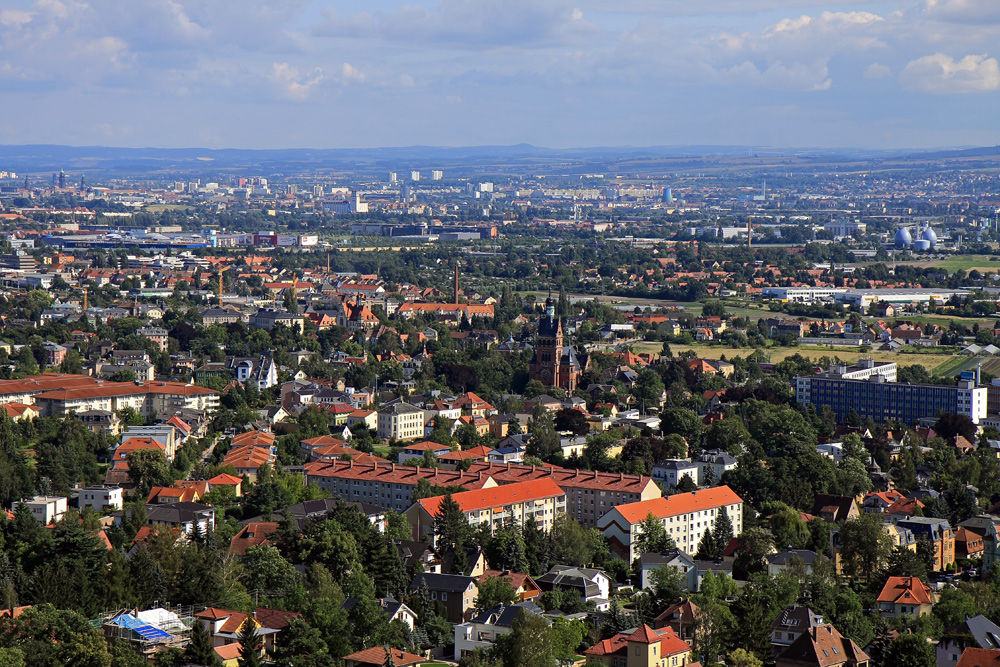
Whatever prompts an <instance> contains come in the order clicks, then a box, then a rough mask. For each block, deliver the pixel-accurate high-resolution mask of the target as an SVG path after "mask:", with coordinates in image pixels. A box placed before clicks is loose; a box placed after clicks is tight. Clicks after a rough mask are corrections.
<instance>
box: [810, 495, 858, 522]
mask: <svg viewBox="0 0 1000 667" xmlns="http://www.w3.org/2000/svg"><path fill="white" fill-rule="evenodd" d="M812 514H813V515H815V516H818V517H819V518H821V519H823V521H826V522H827V523H842V522H844V521H848V520H850V519H856V518H858V517H859V516H861V512H860V511H859V510H858V504H857V502H856V501H855V499H854V498H852V497H851V496H835V495H832V494H829V493H817V494H816V498H815V499H814V500H813V511H812Z"/></svg>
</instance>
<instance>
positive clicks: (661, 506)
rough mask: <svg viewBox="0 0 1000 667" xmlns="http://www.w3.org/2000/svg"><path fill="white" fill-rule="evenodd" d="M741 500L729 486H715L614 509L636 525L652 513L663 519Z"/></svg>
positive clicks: (732, 503)
mask: <svg viewBox="0 0 1000 667" xmlns="http://www.w3.org/2000/svg"><path fill="white" fill-rule="evenodd" d="M741 502H743V499H742V498H740V497H739V496H738V495H736V492H735V491H733V490H732V489H730V488H729V487H728V486H715V487H712V488H709V489H701V490H699V491H692V492H690V493H678V494H677V495H673V496H669V497H667V498H653V499H651V500H642V501H640V502H637V503H627V504H625V505H619V506H618V507H615V508H614V510H613V511H617V512H618V513H619V514H621V516H622V518H624V519H625V520H626V521H628V522H629V523H630V524H633V525H634V524H637V523H641V522H642V521H644V520H645V519H646V517H647V516H649V514H650V513H652V514H653V516H655V517H656V518H657V519H662V518H664V517H668V516H677V515H678V514H689V513H691V512H697V511H699V510H706V509H715V508H717V507H723V506H725V505H734V504H736V503H741Z"/></svg>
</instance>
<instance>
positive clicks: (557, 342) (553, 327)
mask: <svg viewBox="0 0 1000 667" xmlns="http://www.w3.org/2000/svg"><path fill="white" fill-rule="evenodd" d="M588 361H589V358H588V356H587V355H582V354H577V353H576V350H574V349H573V347H572V346H571V345H563V328H562V320H561V319H559V318H557V317H556V308H555V303H554V302H553V301H552V296H551V295H550V296H549V298H548V299H546V300H545V315H544V316H543V317H542V318H541V319H540V320H539V321H538V340H537V342H536V344H535V354H534V356H533V357H532V358H531V364H530V365H529V366H528V378H529V379H531V380H538V381H539V382H541V383H542V384H544V385H545V386H546V387H561V388H563V389H565V390H566V391H568V392H573V391H575V390H576V388H577V385H578V383H579V381H580V376H581V375H582V374H583V372H584V371H585V370H587V363H588Z"/></svg>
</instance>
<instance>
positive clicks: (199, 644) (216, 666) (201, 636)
mask: <svg viewBox="0 0 1000 667" xmlns="http://www.w3.org/2000/svg"><path fill="white" fill-rule="evenodd" d="M184 659H185V660H186V661H188V662H191V663H194V664H196V665H205V667H222V660H220V659H219V654H218V653H216V652H215V648H214V647H213V646H212V636H211V635H210V634H209V633H208V628H207V627H205V623H204V622H202V621H195V623H194V625H193V626H191V641H190V642H189V643H188V645H187V648H185V649H184Z"/></svg>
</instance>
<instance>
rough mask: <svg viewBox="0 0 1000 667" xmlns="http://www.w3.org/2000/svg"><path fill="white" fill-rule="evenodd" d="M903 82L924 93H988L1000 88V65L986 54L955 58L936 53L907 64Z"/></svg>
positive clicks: (901, 76) (904, 84) (902, 73)
mask: <svg viewBox="0 0 1000 667" xmlns="http://www.w3.org/2000/svg"><path fill="white" fill-rule="evenodd" d="M899 81H900V83H901V84H902V86H903V87H904V88H906V89H907V90H913V91H917V92H922V93H984V92H989V91H993V90H997V89H1000V65H998V63H997V60H996V58H987V57H986V55H968V56H965V57H964V58H962V59H961V60H955V59H954V58H952V57H951V56H949V55H946V54H944V53H935V54H934V55H930V56H923V57H922V58H917V59H916V60H911V61H910V62H909V63H907V65H906V67H904V68H903V71H902V72H901V73H900V75H899Z"/></svg>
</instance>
